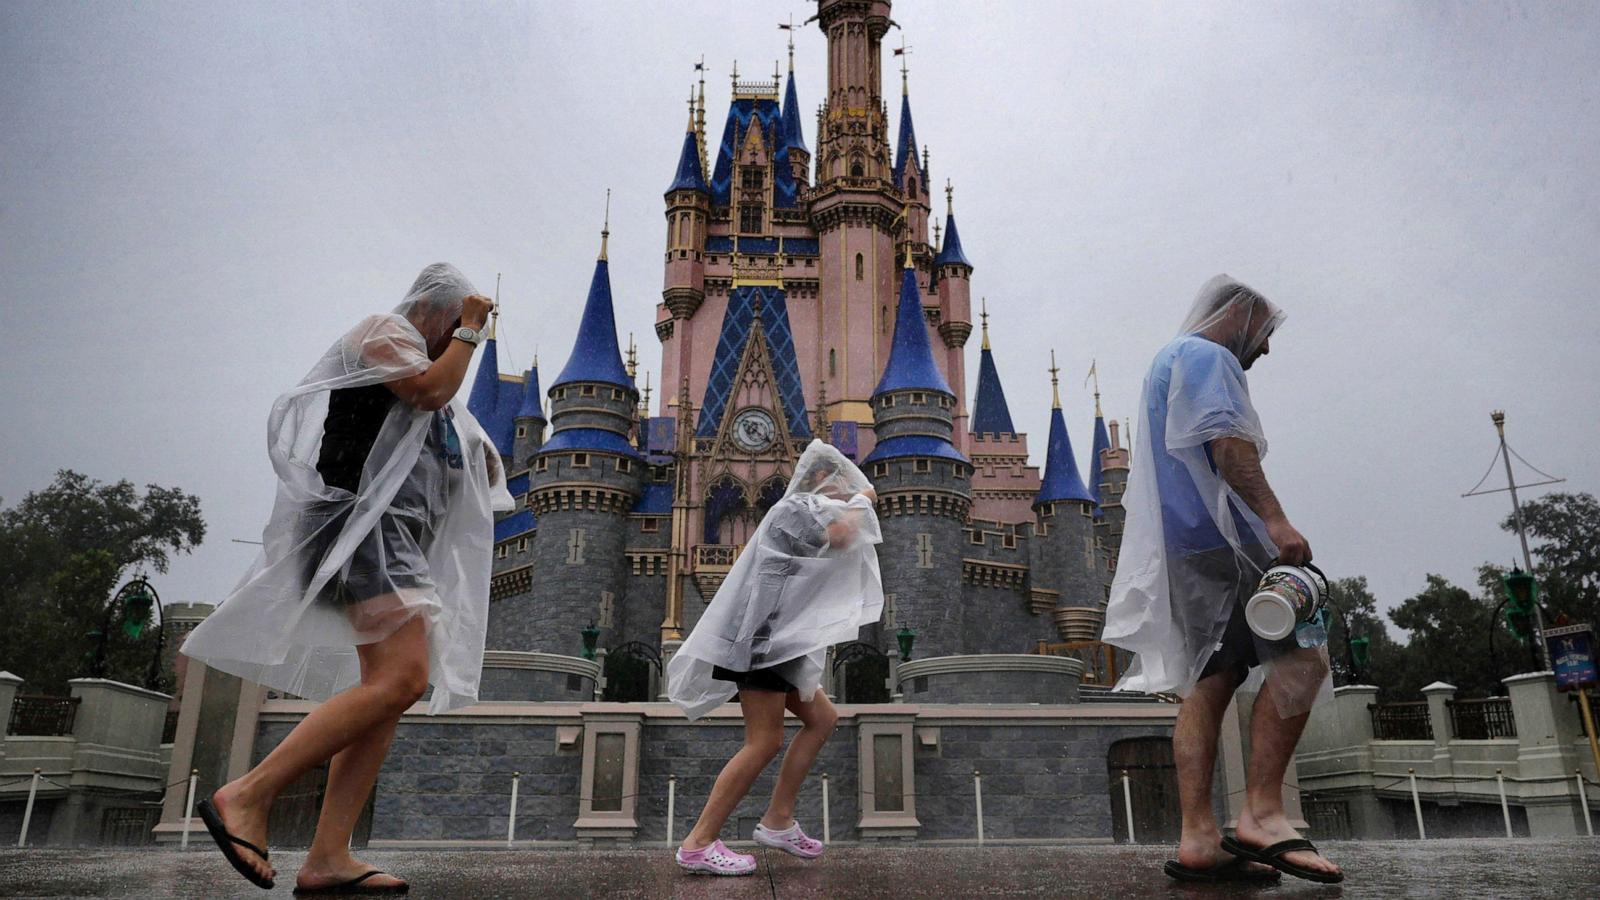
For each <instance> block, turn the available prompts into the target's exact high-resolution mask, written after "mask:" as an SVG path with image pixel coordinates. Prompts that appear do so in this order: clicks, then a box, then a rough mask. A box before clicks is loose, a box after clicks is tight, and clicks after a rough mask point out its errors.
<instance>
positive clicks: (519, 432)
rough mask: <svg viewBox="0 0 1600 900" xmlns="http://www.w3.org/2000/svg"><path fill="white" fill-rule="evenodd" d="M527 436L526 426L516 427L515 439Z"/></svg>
mask: <svg viewBox="0 0 1600 900" xmlns="http://www.w3.org/2000/svg"><path fill="white" fill-rule="evenodd" d="M527 436H528V426H526V425H518V426H517V437H519V438H525V437H527Z"/></svg>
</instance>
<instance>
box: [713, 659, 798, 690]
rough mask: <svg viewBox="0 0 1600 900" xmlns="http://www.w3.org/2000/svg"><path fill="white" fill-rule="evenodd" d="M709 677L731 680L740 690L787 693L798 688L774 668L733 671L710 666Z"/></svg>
mask: <svg viewBox="0 0 1600 900" xmlns="http://www.w3.org/2000/svg"><path fill="white" fill-rule="evenodd" d="M711 677H712V678H715V679H716V680H718V681H731V682H733V683H734V684H736V685H738V686H739V690H741V691H773V692H775V693H779V694H787V693H789V692H790V691H796V690H799V688H797V687H795V686H794V685H792V684H790V683H789V680H788V679H787V678H784V677H783V676H782V675H779V674H778V672H777V670H776V669H752V670H751V671H749V672H735V671H734V670H732V669H724V668H723V667H721V666H713V667H712V668H711Z"/></svg>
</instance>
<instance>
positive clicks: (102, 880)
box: [0, 839, 1600, 900]
mask: <svg viewBox="0 0 1600 900" xmlns="http://www.w3.org/2000/svg"><path fill="white" fill-rule="evenodd" d="M747 849H748V848H747ZM1325 849H1326V850H1327V852H1328V855H1329V856H1331V857H1332V858H1334V859H1336V860H1338V861H1339V862H1340V863H1341V864H1342V865H1344V866H1345V868H1346V870H1347V871H1348V872H1350V873H1351V874H1350V877H1349V878H1347V879H1346V881H1345V883H1344V884H1343V885H1339V886H1324V885H1316V884H1312V883H1310V882H1306V881H1295V880H1293V879H1290V878H1287V877H1285V878H1284V879H1283V882H1282V883H1281V884H1280V885H1279V886H1277V887H1275V888H1271V889H1267V890H1263V891H1260V893H1261V894H1263V895H1264V896H1269V897H1272V898H1286V897H1384V898H1389V897H1470V898H1472V900H1488V898H1498V897H1508V898H1533V897H1553V898H1555V897H1559V898H1568V897H1573V898H1579V897H1581V898H1593V897H1600V839H1575V840H1566V841H1531V840H1517V841H1510V842H1507V841H1499V840H1436V841H1426V842H1418V841H1394V842H1384V843H1378V842H1362V843H1354V842H1352V843H1336V842H1329V843H1328V844H1327V845H1326V847H1325ZM762 853H763V856H762V867H761V870H760V871H759V872H758V873H757V874H756V875H754V876H751V877H748V878H710V877H706V876H699V877H694V876H687V875H683V874H681V873H680V872H679V871H678V869H677V868H676V866H675V865H674V864H673V862H672V858H671V855H670V853H669V852H668V851H666V850H616V851H591V852H576V851H568V850H515V851H493V850H460V851H445V850H423V851H399V850H385V851H374V852H371V853H368V854H366V856H365V858H366V859H368V860H369V861H371V862H372V863H374V864H376V865H379V866H386V867H392V869H393V870H394V871H395V872H398V873H400V874H402V875H404V876H406V877H408V878H410V879H411V884H412V890H411V895H410V896H412V897H418V898H435V897H437V898H452V900H456V898H460V900H495V898H524V897H673V898H680V897H681V898H693V897H707V898H718V900H736V898H776V897H819V898H823V897H825V898H853V897H873V898H893V900H902V898H906V900H909V898H938V900H964V898H967V897H1094V898H1101V897H1130V898H1151V897H1189V896H1200V897H1221V896H1239V895H1245V894H1249V893H1250V891H1249V890H1248V889H1241V888H1233V889H1219V888H1215V887H1209V886H1207V887H1186V886H1179V885H1177V884H1176V883H1174V882H1172V881H1171V880H1169V879H1168V878H1167V877H1166V876H1165V875H1163V874H1162V873H1161V861H1162V860H1163V859H1165V858H1167V857H1168V856H1169V855H1171V851H1170V849H1167V848H1160V847H1132V848H1130V847H1120V846H1104V845H1077V846H1049V847H1043V846H1013V847H1005V846H993V845H991V846H989V847H987V848H984V849H979V848H977V847H974V846H951V847H943V846H927V845H923V846H917V847H910V848H904V849H899V848H875V847H860V846H840V847H836V848H834V849H833V850H831V851H829V854H828V856H826V857H824V858H823V859H822V860H820V861H817V862H813V863H806V862H802V861H800V860H798V859H795V858H793V857H790V856H786V855H783V854H780V853H776V852H774V851H770V850H765V851H762ZM273 856H274V859H275V861H276V862H277V865H278V868H279V871H280V872H281V873H283V879H282V881H281V882H280V884H279V885H278V887H277V888H276V889H275V890H273V891H272V892H270V893H269V892H266V891H261V890H257V889H256V888H254V887H252V886H250V885H249V884H248V883H247V882H245V881H244V880H243V879H242V878H239V876H237V875H235V874H234V872H233V870H232V869H229V868H228V867H227V864H226V863H225V862H223V860H222V857H221V856H220V855H219V854H217V853H215V852H214V851H212V852H194V851H191V852H189V853H180V852H177V851H172V850H154V849H152V850H4V851H0V896H5V897H204V898H222V897H255V898H265V897H269V896H282V897H287V896H289V892H290V888H292V887H293V880H294V875H293V873H294V870H295V867H296V865H297V864H298V862H299V859H300V854H298V853H294V852H289V851H283V852H281V853H275V854H273Z"/></svg>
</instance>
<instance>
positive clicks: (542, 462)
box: [533, 456, 550, 472]
mask: <svg viewBox="0 0 1600 900" xmlns="http://www.w3.org/2000/svg"><path fill="white" fill-rule="evenodd" d="M533 470H534V471H535V472H548V471H550V460H549V458H548V457H544V456H541V457H539V458H538V459H536V460H534V461H533Z"/></svg>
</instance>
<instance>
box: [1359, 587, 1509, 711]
mask: <svg viewBox="0 0 1600 900" xmlns="http://www.w3.org/2000/svg"><path fill="white" fill-rule="evenodd" d="M1483 577H1484V576H1483V573H1482V572H1480V581H1481V580H1482V579H1483ZM1499 601H1500V596H1498V595H1490V596H1489V597H1486V598H1480V597H1474V596H1473V595H1472V593H1471V592H1470V591H1468V590H1467V589H1465V588H1462V587H1458V586H1457V585H1454V584H1451V583H1450V581H1449V580H1448V579H1446V578H1444V577H1443V576H1440V575H1429V576H1428V585H1427V587H1426V588H1424V589H1423V590H1422V591H1421V592H1420V593H1418V594H1417V595H1415V596H1413V597H1411V598H1410V599H1408V600H1406V601H1405V602H1404V603H1401V604H1400V605H1399V606H1398V607H1396V608H1395V609H1394V610H1393V611H1392V612H1390V613H1389V618H1390V619H1392V620H1393V621H1394V623H1395V624H1396V625H1398V626H1400V627H1401V628H1403V629H1405V630H1406V631H1407V632H1408V637H1409V639H1408V641H1407V642H1406V645H1405V648H1404V651H1403V652H1402V654H1401V658H1402V660H1403V661H1404V665H1403V666H1401V667H1399V670H1398V671H1395V672H1394V673H1393V675H1392V677H1393V680H1392V681H1390V682H1389V683H1387V684H1383V685H1381V686H1382V687H1384V688H1385V689H1386V693H1388V694H1389V695H1390V696H1391V697H1394V698H1395V699H1415V698H1416V697H1417V695H1418V693H1419V692H1420V691H1421V690H1422V688H1423V686H1424V685H1427V684H1431V683H1433V682H1435V681H1443V682H1446V683H1447V684H1453V685H1455V686H1456V688H1457V690H1458V691H1459V696H1461V697H1486V696H1489V695H1491V694H1496V693H1499V692H1500V687H1501V685H1500V679H1502V678H1505V677H1507V676H1510V675H1514V674H1516V673H1518V672H1525V671H1528V668H1529V665H1530V663H1529V658H1528V655H1527V650H1526V648H1525V647H1524V646H1523V645H1522V644H1520V643H1518V642H1517V641H1516V640H1515V639H1514V638H1512V637H1511V636H1510V635H1509V634H1508V633H1507V632H1506V629H1505V624H1504V620H1503V619H1500V618H1497V617H1495V615H1494V607H1495V605H1496V604H1498V603H1499Z"/></svg>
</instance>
